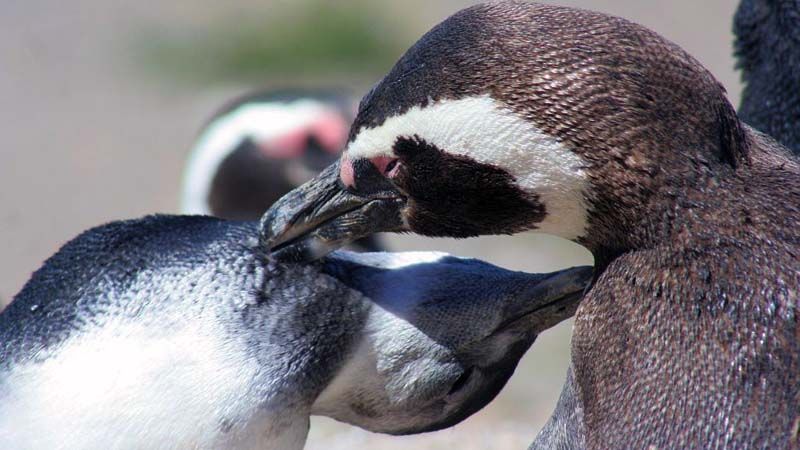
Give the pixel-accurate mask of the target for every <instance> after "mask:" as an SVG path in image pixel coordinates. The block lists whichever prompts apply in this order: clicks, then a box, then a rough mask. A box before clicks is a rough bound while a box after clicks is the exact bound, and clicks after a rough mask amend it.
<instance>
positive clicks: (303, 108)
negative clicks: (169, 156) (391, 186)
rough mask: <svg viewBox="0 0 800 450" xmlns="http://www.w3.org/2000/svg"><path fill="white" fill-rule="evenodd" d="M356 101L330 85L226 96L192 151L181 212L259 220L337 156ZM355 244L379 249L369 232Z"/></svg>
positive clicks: (362, 247)
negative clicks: (317, 88) (285, 195)
mask: <svg viewBox="0 0 800 450" xmlns="http://www.w3.org/2000/svg"><path fill="white" fill-rule="evenodd" d="M354 103H355V102H354V101H353V99H351V98H350V97H349V96H347V95H344V94H342V93H340V92H338V91H337V90H335V89H328V90H322V89H319V90H311V89H295V90H262V91H257V92H254V93H251V94H248V95H245V96H243V97H241V98H238V99H235V100H233V101H231V102H230V104H228V105H227V106H225V107H224V108H222V110H220V111H219V112H218V113H217V114H215V115H214V117H213V118H212V119H211V120H209V122H208V123H207V124H206V125H205V127H203V130H202V131H201V132H200V134H199V136H198V138H197V142H196V143H195V145H194V147H193V149H192V151H191V153H190V155H189V158H188V160H187V163H186V169H185V172H184V175H183V186H182V194H181V213H183V214H201V215H210V216H214V217H220V218H223V219H229V220H258V219H259V218H261V216H262V215H263V214H264V212H265V211H266V210H267V209H268V208H269V207H270V206H271V205H272V204H273V203H275V202H276V201H277V200H278V199H279V198H281V197H282V196H283V195H284V194H286V193H287V192H289V191H291V190H292V189H294V188H296V187H297V186H300V185H301V184H303V183H305V182H306V181H308V180H310V179H311V178H313V177H314V176H315V175H316V174H317V173H319V172H320V171H321V170H322V169H324V168H325V167H327V166H328V165H330V164H331V163H333V162H335V161H336V160H337V159H338V157H339V155H340V153H341V150H342V148H343V147H344V144H345V142H346V141H347V132H348V130H349V127H350V123H351V122H352V121H353V114H354V110H355V104H354ZM353 247H354V248H355V249H359V250H367V251H379V250H381V249H382V246H381V245H380V243H379V242H378V239H377V238H375V237H373V236H370V237H366V238H364V239H361V240H359V241H358V242H356V243H355V245H354V246H353Z"/></svg>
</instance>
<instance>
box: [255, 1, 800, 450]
mask: <svg viewBox="0 0 800 450" xmlns="http://www.w3.org/2000/svg"><path fill="white" fill-rule="evenodd" d="M297 199H302V201H297ZM380 208H386V209H387V211H388V212H387V213H385V214H381V217H380V220H375V219H374V218H368V219H366V221H367V222H370V223H372V224H373V226H372V227H371V230H372V231H386V230H388V231H412V232H416V233H420V234H425V235H430V236H454V237H465V236H475V235H481V234H502V233H517V232H522V231H527V230H539V231H543V232H547V233H551V234H556V235H559V236H562V237H565V238H568V239H572V240H574V241H576V242H578V243H580V244H583V245H584V246H586V247H587V248H588V249H589V250H590V251H591V252H592V253H593V255H594V257H595V262H596V274H597V276H596V279H595V280H594V283H593V286H592V288H591V289H590V290H589V291H588V293H587V295H586V297H585V298H584V301H583V302H582V303H581V306H580V307H579V309H578V311H577V314H576V323H575V329H574V333H573V341H572V364H571V369H570V372H569V374H568V381H567V385H566V386H565V388H564V391H563V394H562V399H561V401H560V403H559V406H558V408H557V410H556V412H555V414H554V416H553V418H552V419H551V422H550V424H549V425H548V426H547V427H545V429H544V430H543V432H542V434H541V435H540V436H539V438H538V440H537V442H536V443H534V445H535V446H537V447H540V448H580V447H588V448H596V449H608V448H659V449H665V448H787V447H790V446H796V445H798V423H800V325H798V317H800V311H798V304H800V297H799V294H798V291H800V265H798V259H799V258H800V236H798V234H797V231H796V230H797V229H798V227H799V226H800V167H798V162H797V161H796V160H795V159H793V158H792V157H790V156H789V152H788V151H787V150H786V149H785V148H783V147H782V146H780V145H779V144H777V143H776V142H775V141H774V140H772V139H771V138H769V137H767V136H765V135H762V134H761V133H758V132H756V131H754V130H753V129H752V128H750V127H748V126H747V125H745V124H744V123H742V122H741V121H740V120H739V119H738V117H737V116H736V113H735V111H734V109H733V107H732V106H731V105H730V104H729V102H728V101H727V99H726V97H725V93H724V90H723V88H722V87H721V85H720V84H719V83H718V82H717V81H716V80H715V79H714V78H713V77H712V75H711V74H710V73H708V71H706V70H705V69H704V68H703V67H702V66H701V65H700V64H699V63H698V62H697V61H695V60H694V59H693V58H692V57H691V56H689V55H688V54H687V53H686V52H684V51H683V50H682V49H680V48H679V47H678V46H677V45H675V44H673V43H671V42H668V41H666V40H665V39H663V38H662V37H660V36H658V35H657V34H655V33H653V32H651V31H649V30H647V29H645V28H643V27H641V26H639V25H636V24H633V23H630V22H628V21H626V20H624V19H621V18H616V17H611V16H607V15H604V14H600V13H595V12H589V11H583V10H576V9H570V8H564V7H557V6H548V5H537V4H531V3H524V2H518V1H510V2H501V3H491V4H485V5H477V6H474V7H471V8H468V9H466V10H463V11H461V12H459V13H457V14H455V15H454V16H452V17H451V18H449V19H447V20H446V21H444V22H443V23H441V24H440V25H438V26H436V27H435V28H434V29H433V30H431V31H430V32H428V33H427V34H426V35H425V36H423V37H422V38H421V39H420V40H419V41H418V42H417V43H416V44H415V45H414V46H413V47H412V48H411V49H410V50H408V52H407V53H406V54H405V55H404V56H403V57H402V58H401V59H400V60H399V61H398V63H397V64H396V65H395V67H394V68H393V69H392V70H391V71H390V72H389V74H388V75H386V77H385V78H384V79H383V80H382V81H380V82H379V83H378V84H377V86H376V87H375V88H374V89H373V90H372V91H370V92H369V93H368V94H367V95H366V96H365V97H364V99H363V100H362V103H361V105H360V108H359V112H358V114H357V117H356V119H355V122H354V124H353V127H352V128H351V131H350V138H349V142H348V144H347V147H346V150H345V153H344V155H343V156H342V158H341V160H340V163H339V168H338V174H336V170H330V171H326V172H325V173H323V174H322V175H321V176H320V177H319V178H318V179H316V180H314V181H312V182H310V183H308V184H307V185H305V186H303V187H301V188H299V189H298V190H297V191H296V192H295V193H293V194H290V195H289V196H287V197H286V201H285V202H284V201H279V204H277V205H276V206H275V207H274V209H273V211H281V214H280V217H278V220H276V222H274V223H275V224H276V227H274V228H273V229H271V230H269V239H268V240H269V241H270V242H271V243H272V248H273V249H275V250H276V251H277V252H278V254H282V255H284V256H285V257H287V258H298V257H304V256H305V257H308V256H319V255H320V254H322V253H324V252H325V251H329V250H330V249H331V248H334V247H335V246H336V245H339V242H338V241H337V240H338V239H339V238H340V235H341V233H343V232H345V231H346V230H347V229H348V227H349V226H350V224H351V223H357V224H358V226H359V227H361V228H362V229H368V228H369V227H366V228H364V227H363V224H362V223H361V222H360V221H358V220H356V219H354V216H357V215H358V212H359V211H363V212H364V215H369V214H371V211H374V210H376V209H380ZM319 230H322V232H320V231H319ZM331 243H333V244H331Z"/></svg>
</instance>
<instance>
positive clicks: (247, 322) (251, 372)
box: [0, 216, 591, 450]
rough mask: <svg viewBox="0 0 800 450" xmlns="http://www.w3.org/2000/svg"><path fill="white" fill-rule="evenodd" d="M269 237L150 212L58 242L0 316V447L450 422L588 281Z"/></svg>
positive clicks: (275, 436) (241, 441)
mask: <svg viewBox="0 0 800 450" xmlns="http://www.w3.org/2000/svg"><path fill="white" fill-rule="evenodd" d="M258 234H259V233H258V224H257V223H253V222H231V221H224V220H220V219H215V218H210V217H200V216H150V217H146V218H143V219H139V220H130V221H124V222H114V223H111V224H108V225H104V226H101V227H97V228H94V229H91V230H89V231H86V232H85V233H83V234H81V235H80V236H78V237H77V238H76V239H74V240H72V241H71V242H69V243H67V244H66V245H65V246H64V247H63V248H62V249H61V250H60V251H59V252H57V253H56V254H55V255H54V256H52V257H51V258H50V259H48V260H47V261H46V262H45V263H44V265H43V266H42V268H41V269H39V270H38V271H37V272H36V273H35V274H34V275H33V276H32V278H31V279H30V280H29V281H28V283H27V284H26V285H25V286H24V287H23V289H22V291H21V292H20V293H19V294H18V295H17V296H16V297H15V298H14V300H13V302H12V303H11V304H10V305H9V306H8V307H7V308H6V309H5V310H4V311H3V312H2V313H0V448H3V449H15V448H20V449H22V448H24V449H59V448H63V449H75V448H82V449H109V448H115V449H126V448H213V449H220V448H231V449H233V448H236V449H239V448H241V449H245V448H247V449H251V448H261V449H275V450H291V449H300V448H302V446H303V443H304V441H305V437H306V434H307V431H308V426H309V421H308V419H309V415H310V414H321V415H327V416H330V417H333V418H336V419H338V420H342V421H345V422H349V423H352V424H355V425H359V426H362V427H365V428H367V429H370V430H373V431H380V432H386V433H394V434H402V433H414V432H421V431H428V430H434V429H438V428H442V427H445V426H449V425H452V424H453V423H456V422H458V421H460V420H462V419H464V418H465V417H467V416H469V415H471V414H472V413H474V412H475V411H477V410H478V409H480V408H481V407H483V406H484V405H485V404H486V403H488V402H489V401H490V400H491V399H492V398H493V397H494V396H495V395H496V394H497V392H498V391H499V390H500V389H501V388H502V386H503V385H504V384H505V382H506V380H507V379H508V378H509V377H510V375H511V373H512V372H513V371H514V368H515V366H516V364H517V362H518V360H519V358H521V356H522V354H523V353H524V352H525V351H526V350H527V348H528V347H529V346H530V345H531V343H532V342H533V340H534V339H535V337H536V334H538V333H539V332H541V331H542V330H544V329H546V328H548V327H550V326H552V325H555V324H556V323H558V322H559V321H561V320H563V319H564V318H566V317H569V316H570V315H571V314H572V313H573V312H574V309H575V307H576V306H577V303H578V299H579V297H580V294H581V291H582V289H583V287H584V284H585V283H586V282H587V281H588V280H589V279H590V277H591V268H588V267H583V268H576V269H572V270H566V271H562V272H558V273H554V274H546V275H545V274H539V275H537V274H524V273H520V272H510V271H507V270H503V269H500V268H498V267H494V266H491V265H489V264H487V263H483V262H480V261H476V260H464V259H459V258H454V257H450V256H447V255H444V254H437V253H399V254H391V253H367V254H357V253H348V252H341V253H335V254H333V255H331V256H330V257H328V258H326V259H324V260H322V261H320V262H317V263H313V264H303V265H282V264H278V263H275V262H274V261H271V260H270V259H269V258H268V256H267V255H266V254H265V252H264V250H263V247H261V245H260V243H259V239H258Z"/></svg>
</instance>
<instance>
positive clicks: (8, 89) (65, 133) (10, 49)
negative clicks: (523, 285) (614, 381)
mask: <svg viewBox="0 0 800 450" xmlns="http://www.w3.org/2000/svg"><path fill="white" fill-rule="evenodd" d="M382 3H383V4H384V5H385V7H386V8H389V9H391V10H392V13H393V14H394V13H396V14H403V15H405V16H407V17H413V18H414V20H415V21H416V22H415V24H416V25H415V26H416V28H415V30H414V31H416V32H417V33H421V32H422V31H424V30H425V29H427V28H428V27H430V26H431V25H433V24H434V23H436V22H438V21H439V20H441V19H442V18H444V16H446V14H447V13H448V12H451V11H455V10H456V9H457V8H458V7H460V6H462V5H465V4H467V3H470V2H464V1H452V0H451V1H442V2H437V3H435V4H433V6H431V3H430V2H426V1H422V0H412V1H407V2H402V3H401V2H390V1H388V0H384V1H382ZM561 3H562V4H566V5H570V6H579V7H584V8H590V9H595V10H600V11H605V12H610V13H614V14H617V15H621V16H624V17H627V18H630V19H633V20H635V21H637V22H639V23H642V24H645V25H647V26H649V27H651V28H653V29H655V30H657V31H659V32H661V33H662V34H664V35H666V36H667V37H668V38H670V39H672V40H674V41H676V42H678V43H679V44H681V45H682V46H684V47H685V48H686V49H687V50H689V52H690V53H692V54H693V55H695V56H696V57H697V58H698V59H699V60H700V61H701V62H702V63H703V64H705V65H706V66H707V67H708V68H709V69H710V70H711V71H712V72H713V73H714V74H715V75H716V76H717V77H718V78H719V79H720V80H721V81H722V82H723V84H724V85H725V86H727V88H728V90H729V93H730V97H731V99H732V101H733V102H734V103H735V104H737V103H738V96H739V91H740V85H739V82H738V75H737V74H735V73H734V71H733V59H732V57H731V42H732V35H731V32H730V28H731V25H730V24H731V18H732V15H733V10H734V7H735V3H736V2H734V1H733V0H709V1H706V2H696V1H694V0H676V1H673V2H661V1H642V0H598V1H589V0H573V1H563V2H561ZM288 5H290V3H289V2H288V1H269V0H262V1H255V0H232V1H228V2H215V1H213V0H199V1H179V2H160V3H153V2H137V1H133V0H114V1H104V0H72V1H70V2H62V1H56V0H28V1H22V0H8V1H3V2H0V61H2V70H0V136H2V142H3V146H2V148H1V149H0V249H2V251H0V306H2V305H3V304H4V302H7V301H9V300H10V298H11V296H13V294H14V293H15V292H17V291H18V290H19V288H20V287H21V286H22V284H23V283H24V281H25V280H26V279H27V278H28V276H29V275H30V273H31V272H32V271H33V270H35V269H36V268H37V267H38V266H39V264H41V261H42V260H43V259H44V258H46V257H47V256H49V255H50V254H52V253H53V252H54V251H55V250H56V249H57V248H58V247H59V246H60V245H61V244H62V243H64V242H65V241H66V240H67V239H69V238H71V237H74V236H75V235H76V234H77V233H79V232H80V231H81V230H83V229H85V228H88V227H90V226H93V225H97V224H100V223H103V222H108V221H110V220H115V219H122V218H130V217H137V216H141V215H144V214H147V213H152V212H174V211H175V210H176V205H177V198H178V183H179V174H180V173H181V167H182V163H183V158H184V157H185V155H186V151H187V149H188V147H189V146H190V145H191V142H192V139H193V137H194V134H195V132H196V131H197V129H198V127H199V126H200V124H201V123H202V122H203V121H204V120H205V118H206V117H207V116H208V115H209V114H210V113H211V112H212V111H213V110H215V109H216V107H217V106H218V105H220V103H222V102H223V101H224V100H225V99H227V98H229V97H230V96H231V95H234V94H237V93H240V92H242V91H243V90H246V89H247V87H245V86H235V85H233V86H232V85H227V86H226V85H213V86H197V85H193V86H176V85H175V84H174V83H172V84H171V83H162V82H159V81H157V80H154V79H153V78H152V77H150V76H146V75H144V72H143V71H142V70H140V68H138V67H136V65H135V63H134V61H135V60H134V59H133V57H132V55H131V52H130V42H131V39H132V37H133V36H136V35H137V34H141V33H142V32H143V30H147V29H149V28H152V27H161V28H165V27H167V28H170V27H175V28H179V27H181V26H189V25H191V26H202V25H203V24H206V23H210V21H212V20H214V18H215V17H218V16H220V15H226V14H231V13H233V12H236V13H239V14H241V13H242V12H245V13H247V12H252V11H256V12H259V13H266V14H268V13H269V11H270V8H282V7H287V6H288ZM415 34H416V33H415ZM409 43H410V42H409ZM522 241H525V242H522ZM391 245H392V247H393V248H394V249H441V250H446V251H450V252H453V253H456V254H459V255H465V256H480V257H482V258H483V259H488V260H489V261H492V262H494V263H496V264H500V265H503V266H505V267H512V268H516V269H520V270H528V271H543V270H553V269H556V268H559V267H564V266H566V265H572V264H582V263H587V262H588V261H590V259H589V257H588V255H587V254H586V253H585V252H583V251H582V249H580V248H578V247H577V246H574V245H568V244H564V243H563V242H561V241H558V240H556V239H553V238H547V237H543V236H538V235H526V236H522V237H515V238H508V237H503V238H487V239H478V240H468V241H453V240H436V241H432V240H423V239H418V238H414V237H409V236H401V237H392V239H391ZM531 255H534V256H531ZM570 329H571V323H570V322H567V323H565V324H562V325H560V326H559V327H556V328H555V329H553V330H550V331H548V332H547V333H545V334H544V335H542V336H541V337H540V340H539V342H537V344H536V345H535V346H534V349H533V350H532V351H531V352H530V353H529V354H528V355H527V356H526V358H525V359H524V360H523V363H522V365H521V367H520V369H519V370H518V373H517V374H516V375H515V376H514V377H513V378H512V381H511V382H510V383H509V386H508V387H507V388H506V389H505V390H504V392H503V393H502V394H501V396H500V397H499V398H498V399H497V400H496V401H495V402H494V403H493V404H492V405H490V406H489V407H488V408H486V409H485V410H484V411H482V412H481V413H479V414H477V415H475V416H474V417H473V418H471V419H469V420H467V421H466V422H464V423H462V424H461V425H459V426H456V427H454V428H452V429H449V430H445V431H441V432H437V433H431V434H426V435H422V436H414V437H403V438H397V437H384V436H378V435H373V434H370V433H366V432H363V431H360V430H357V429H354V428H352V427H348V426H345V425H341V424H338V423H335V422H333V421H330V420H327V419H315V420H314V421H313V424H312V431H311V438H310V440H309V446H308V447H309V448H312V449H318V448H319V449H321V448H326V449H339V448H341V449H345V448H347V449H351V448H370V449H395V448H408V447H409V446H411V447H413V448H418V449H438V448H449V447H452V446H454V445H458V447H459V448H464V449H486V448H524V447H525V446H526V445H527V444H528V443H529V442H530V440H531V439H532V438H533V436H534V435H535V433H536V431H537V430H538V429H539V428H540V427H541V426H542V424H543V423H544V421H545V420H546V419H547V417H548V415H549V413H550V411H552V408H553V405H554V403H555V400H556V398H557V396H558V392H559V389H560V385H561V382H562V380H563V376H564V373H565V370H566V364H567V361H568V339H569V334H570Z"/></svg>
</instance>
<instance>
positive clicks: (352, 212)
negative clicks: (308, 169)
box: [260, 162, 407, 262]
mask: <svg viewBox="0 0 800 450" xmlns="http://www.w3.org/2000/svg"><path fill="white" fill-rule="evenodd" d="M377 184H380V183H377ZM377 184H376V186H373V189H369V192H370V194H369V195H366V196H360V195H354V194H352V193H351V192H349V191H347V190H346V189H344V188H343V186H342V183H341V181H340V179H339V163H338V162H337V163H335V164H333V165H331V166H330V167H328V168H327V169H325V170H324V171H322V173H320V174H319V176H317V177H316V178H314V179H313V180H311V181H309V182H308V183H306V184H304V185H302V186H300V187H298V188H297V189H294V190H293V191H291V192H289V193H288V194H286V195H285V196H283V197H282V198H281V199H280V200H278V201H277V202H275V204H274V205H272V207H271V208H270V209H269V210H268V211H267V212H266V213H265V214H264V216H263V217H262V219H261V231H260V233H261V241H262V243H263V245H264V247H265V248H268V249H269V251H270V253H271V254H272V256H273V257H274V258H276V259H278V260H282V261H294V262H297V261H309V260H313V259H317V258H320V257H322V256H325V255H326V254H328V253H330V252H331V251H333V250H336V249H337V248H340V247H342V246H344V245H346V244H349V243H351V242H353V241H355V240H358V239H361V238H363V237H366V236H369V235H371V234H373V233H377V232H383V231H405V230H407V226H406V224H405V221H404V220H403V217H402V212H403V208H404V206H405V204H406V200H405V199H404V198H403V196H402V195H401V194H400V193H399V192H397V191H396V190H394V189H393V188H392V187H391V185H389V184H388V183H387V184H381V185H377Z"/></svg>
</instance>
